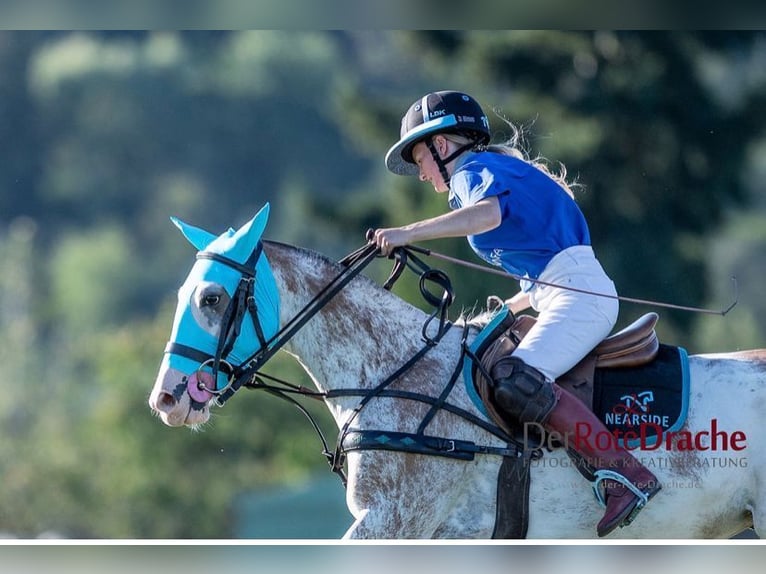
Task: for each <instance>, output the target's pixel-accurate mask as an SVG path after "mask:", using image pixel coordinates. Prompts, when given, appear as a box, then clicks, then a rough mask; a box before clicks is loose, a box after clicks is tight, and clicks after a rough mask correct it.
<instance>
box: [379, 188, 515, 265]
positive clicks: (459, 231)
mask: <svg viewBox="0 0 766 574" xmlns="http://www.w3.org/2000/svg"><path fill="white" fill-rule="evenodd" d="M501 221H502V215H501V213H500V205H499V203H498V200H497V197H488V198H486V199H482V200H481V201H479V202H477V203H475V204H474V205H470V206H467V207H461V208H460V209H456V210H454V211H450V212H447V213H445V214H443V215H439V216H437V217H432V218H430V219H424V220H422V221H416V222H415V223H410V224H409V225H404V226H402V227H391V228H387V229H376V230H375V243H376V244H377V245H378V247H380V249H381V252H382V253H383V254H384V255H388V253H390V251H391V249H393V248H394V247H398V246H400V245H407V244H410V243H415V242H418V241H427V240H429V239H437V238H439V237H465V236H468V235H478V234H479V233H484V232H486V231H490V230H492V229H494V228H495V227H497V226H498V225H500V222H501Z"/></svg>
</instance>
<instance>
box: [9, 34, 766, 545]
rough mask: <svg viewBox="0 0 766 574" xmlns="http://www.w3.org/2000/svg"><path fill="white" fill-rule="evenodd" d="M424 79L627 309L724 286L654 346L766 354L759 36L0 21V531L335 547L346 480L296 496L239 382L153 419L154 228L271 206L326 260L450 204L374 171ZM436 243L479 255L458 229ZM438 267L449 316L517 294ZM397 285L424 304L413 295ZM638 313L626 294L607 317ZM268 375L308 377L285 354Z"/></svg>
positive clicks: (310, 442)
mask: <svg viewBox="0 0 766 574" xmlns="http://www.w3.org/2000/svg"><path fill="white" fill-rule="evenodd" d="M438 89H459V90H464V91H467V92H469V93H471V94H472V95H474V96H475V97H476V98H477V99H478V100H479V101H480V102H481V103H482V104H483V106H484V107H485V110H487V111H488V112H489V113H490V120H491V122H492V125H493V128H494V129H495V130H496V135H495V141H502V140H503V137H504V135H506V136H507V135H508V133H507V130H505V133H504V130H503V123H502V120H501V119H500V117H499V116H503V117H506V118H508V119H510V120H512V121H514V122H517V123H519V124H522V125H524V126H525V127H526V128H527V142H528V144H529V146H530V149H531V150H532V154H533V155H537V154H540V155H542V156H544V157H546V158H548V159H549V160H550V161H551V163H552V165H553V166H554V167H556V166H557V165H558V162H562V163H563V164H564V165H565V166H566V168H567V171H568V173H569V175H570V176H573V177H575V178H576V179H577V180H578V181H579V182H580V183H581V184H582V185H583V190H582V191H580V192H578V202H579V203H580V205H581V206H582V208H583V210H584V211H585V213H586V215H587V217H588V219H589V222H590V225H591V231H592V236H593V241H594V246H595V249H596V252H597V253H598V255H599V257H600V258H601V260H602V262H603V264H604V266H605V267H606V268H607V270H608V272H609V273H610V274H611V275H612V277H613V278H614V279H615V281H616V283H617V285H618V289H619V291H620V292H621V293H622V294H623V295H626V296H630V297H639V298H653V299H658V300H661V301H667V302H673V303H679V304H683V305H704V306H709V307H715V308H721V307H724V306H726V305H727V304H728V302H729V301H730V300H731V298H732V293H731V285H730V277H731V276H732V275H736V277H737V278H738V280H739V288H740V303H739V305H738V307H737V308H736V309H735V311H733V312H732V314H731V315H729V316H727V317H726V318H721V317H714V316H700V315H692V314H688V313H679V312H669V311H665V310H660V313H661V316H662V318H661V322H660V327H659V332H660V336H661V338H662V339H663V340H665V341H666V342H668V343H672V344H678V345H682V346H685V347H686V348H687V349H688V350H689V351H690V352H692V353H700V352H717V351H728V350H736V349H742V348H751V347H763V346H766V345H765V344H764V341H765V340H766V303H764V300H763V297H762V296H761V291H762V288H761V286H762V285H763V284H764V280H766V193H765V191H764V184H763V182H764V178H765V177H766V131H765V129H764V127H765V126H766V117H765V116H766V105H764V104H766V33H762V32H679V31H674V32H637V31H636V32H627V31H623V32H611V31H598V32H586V31H574V32H557V31H507V32H503V31H475V32H471V31H442V32H439V31H432V32H417V31H366V32H363V31H357V32H348V31H326V32H297V31H296V32H286V31H249V32H239V31H237V32H234V31H232V32H223V31H208V32H125V31H120V32H99V31H93V32H62V31H39V32H31V31H30V32H0V136H2V137H0V289H1V291H0V293H1V294H2V296H1V297H0V365H2V367H1V368H0V388H2V391H3V398H2V400H0V436H2V439H0V476H1V477H2V488H0V533H4V534H5V535H8V536H18V537H22V538H35V537H38V536H64V537H74V538H125V539H134V538H135V539H144V538H146V539H154V538H170V539H182V538H231V537H251V538H258V537H269V536H270V535H269V534H268V533H269V532H271V533H276V534H272V536H274V537H286V538H289V537H291V536H297V537H315V538H334V537H336V536H339V533H338V531H340V532H341V533H342V531H343V529H344V528H343V523H344V522H345V521H348V523H349V524H350V517H348V516H347V515H346V514H344V513H345V510H344V508H343V503H342V497H343V493H342V489H341V487H340V484H339V483H337V484H335V483H333V485H327V486H326V487H323V488H322V492H323V493H324V494H323V495H322V496H324V497H325V498H326V500H327V501H329V502H328V507H327V508H324V507H322V508H319V507H312V506H307V505H306V504H307V503H306V501H307V500H316V499H317V498H318V497H319V495H316V494H313V490H312V489H313V488H314V487H315V485H316V484H321V485H324V484H325V482H324V481H325V478H326V477H325V476H324V475H323V474H322V473H325V472H327V471H326V470H325V468H326V464H325V462H324V458H323V457H322V456H321V454H320V445H319V443H318V442H317V441H316V439H315V438H314V436H313V434H312V432H313V431H312V430H311V428H310V426H309V425H308V424H307V423H306V422H305V419H304V418H303V416H302V415H301V414H300V413H298V412H297V411H295V410H294V409H293V408H292V407H290V406H289V405H285V404H282V403H280V402H278V401H276V400H275V399H272V398H270V397H268V396H261V395H254V394H249V393H246V392H242V393H240V394H239V395H238V396H237V397H236V400H233V401H231V402H229V403H227V406H226V407H225V408H224V409H217V410H215V411H214V412H215V416H214V418H213V419H212V421H211V423H209V424H208V425H207V426H206V427H205V428H204V429H203V430H202V431H200V432H192V431H189V430H186V429H169V428H166V427H164V426H163V425H162V424H161V423H160V421H159V420H158V419H157V418H155V417H153V416H152V415H151V414H150V412H149V409H148V406H147V404H146V399H147V397H148V394H149V391H150V388H151V385H152V383H153V380H154V377H155V375H156V370H157V367H158V365H159V361H160V358H161V354H162V349H163V347H164V344H165V341H166V339H167V336H168V333H169V330H170V324H171V320H172V313H173V309H174V305H175V289H176V288H177V287H178V286H179V285H180V283H181V281H182V280H183V278H184V277H185V275H186V273H187V271H188V269H189V267H190V266H191V264H192V260H193V252H192V250H191V248H190V247H189V245H188V244H187V243H186V241H185V240H183V239H182V238H181V236H180V235H179V234H178V232H177V231H176V230H175V229H174V228H173V227H172V225H171V224H170V223H169V216H171V215H175V216H179V217H181V218H183V219H185V220H186V221H188V222H190V223H192V224H195V225H198V226H201V227H204V228H206V229H209V230H210V231H215V232H221V231H223V230H224V229H226V228H227V227H229V226H235V227H236V226H237V225H239V224H241V223H244V222H245V221H246V220H247V219H249V218H250V217H251V216H252V215H253V214H254V213H255V211H256V210H257V209H258V208H259V207H260V206H261V205H262V204H263V203H264V202H265V201H270V202H271V203H272V219H271V223H270V225H269V228H268V229H267V232H266V236H267V237H268V238H270V239H276V240H280V241H287V242H291V243H294V244H297V245H301V246H308V247H311V248H315V249H317V250H318V251H321V252H323V253H325V254H327V255H329V256H331V257H335V258H340V257H341V256H343V255H345V254H346V253H348V252H349V251H351V250H353V249H355V248H357V247H359V246H360V245H361V244H362V243H363V242H364V232H365V230H366V229H367V228H369V227H377V226H386V225H399V224H404V223H408V222H410V221H412V220H414V219H418V218H421V217H425V216H432V215H436V214H438V213H442V212H444V211H445V210H446V205H445V203H444V197H442V196H437V195H436V194H434V193H433V192H432V190H431V189H430V186H426V185H424V184H422V183H419V182H418V181H417V180H415V179H414V178H399V177H396V176H393V175H390V174H388V172H386V171H385V168H384V166H383V160H382V158H383V155H384V154H385V151H386V150H387V149H388V146H389V145H391V143H393V142H394V141H395V140H396V139H397V138H398V133H399V120H400V117H401V114H402V113H403V112H404V110H406V108H407V107H408V106H409V104H410V103H411V102H412V101H414V100H415V99H416V98H418V97H420V96H421V95H422V94H423V93H425V92H427V91H431V90H438ZM493 109H496V110H497V114H499V116H498V115H496V114H495V113H492V111H491V110H493ZM429 246H430V247H433V248H434V249H436V250H439V251H442V252H445V253H449V254H451V255H453V256H457V257H463V258H467V259H471V260H474V261H475V258H474V257H473V255H472V254H471V253H470V251H469V249H468V246H467V244H466V243H465V241H464V240H445V241H438V242H433V243H432V244H431V245H429ZM441 267H442V268H443V269H444V270H445V271H447V272H448V273H449V274H450V276H451V277H452V279H453V283H454V285H455V287H456V295H457V299H456V303H455V305H454V307H453V318H454V317H456V316H457V314H459V313H460V311H461V310H463V309H472V308H474V307H475V306H481V305H482V304H483V302H484V300H485V298H486V297H487V295H490V294H493V293H499V294H504V295H508V294H510V293H512V292H513V291H514V290H515V286H512V285H509V283H508V282H506V281H503V280H501V279H498V278H496V277H492V276H482V275H480V274H476V273H471V272H466V271H465V270H463V269H460V268H453V267H450V266H447V265H445V266H441ZM388 270H389V266H388V265H387V262H384V261H382V262H380V263H376V264H375V265H374V266H373V267H372V268H370V270H369V273H368V274H369V275H371V276H372V277H373V278H375V279H384V278H385V276H386V275H387V272H388ZM396 292H397V293H398V294H399V295H401V296H402V297H403V298H405V299H406V300H408V301H410V302H412V303H413V304H420V300H419V297H418V296H417V294H416V288H415V284H414V283H412V282H407V281H403V282H402V283H401V285H399V286H397V288H396ZM646 310H647V309H646V308H642V307H638V306H635V305H628V304H626V305H624V306H623V307H622V310H621V319H620V324H619V325H618V327H619V326H624V325H625V324H626V323H628V322H629V321H631V320H633V319H635V318H636V317H637V316H638V315H639V314H641V313H643V312H645V311H646ZM268 370H269V372H271V373H272V374H274V375H277V376H280V377H286V378H289V379H291V380H296V381H299V382H304V383H305V382H306V380H305V376H304V375H303V374H302V372H301V370H300V368H299V367H298V366H297V365H296V364H295V363H293V362H292V361H290V360H289V359H288V358H286V357H279V358H278V359H275V360H274V361H273V363H271V364H270V365H269V369H268ZM308 406H309V408H310V409H311V411H312V412H313V413H315V414H316V415H317V416H319V417H320V421H321V424H322V425H323V427H324V428H325V429H326V431H327V432H328V433H329V434H330V435H331V436H332V434H333V431H334V425H333V423H332V421H331V420H330V418H329V415H328V414H327V413H325V412H324V409H323V408H322V406H321V405H308ZM317 474H319V475H320V476H321V477H322V478H321V479H320V482H318V483H314V482H313V477H315V476H316V475H317ZM327 474H329V473H327ZM307 485H311V486H307ZM280 488H281V489H284V488H287V489H288V490H287V491H279V490H277V489H280ZM302 491H308V492H311V493H312V495H311V496H310V497H308V498H303V499H301V498H300V497H298V498H297V499H296V498H295V496H293V495H296V493H298V494H299V493H300V492H302ZM278 492H282V494H277V493H278ZM285 492H286V493H285ZM279 496H284V497H285V500H287V499H289V498H290V497H291V496H293V500H294V503H293V504H294V508H296V509H297V510H296V514H295V516H296V518H290V519H289V522H290V523H292V524H294V525H295V528H294V529H293V530H289V531H287V530H282V529H281V528H282V527H281V526H280V527H277V523H276V521H277V520H279V519H280V516H281V517H282V518H284V516H286V514H285V513H281V512H280V511H279V510H278V509H277V510H275V509H273V508H272V509H271V510H269V505H268V504H267V503H266V502H267V501H268V500H273V499H274V498H275V497H277V498H278V497H279ZM296 496H297V495H296ZM264 497H265V498H264ZM264 501H266V502H264ZM330 508H331V509H330ZM301 511H302V512H303V514H302V515H301ZM333 512H334V513H335V514H332V516H333V518H327V528H326V530H325V531H321V528H320V530H319V531H317V530H315V529H314V528H315V524H316V517H317V515H322V514H323V513H324V516H326V517H329V516H331V513H333ZM290 516H291V517H292V516H293V515H292V514H290ZM301 516H303V519H305V522H306V525H307V526H306V527H305V528H304V529H303V530H302V529H301V528H302V527H301V525H300V524H298V522H299V521H300V520H302V518H301ZM338 524H340V527H339V526H338Z"/></svg>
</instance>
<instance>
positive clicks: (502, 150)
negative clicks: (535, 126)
mask: <svg viewBox="0 0 766 574" xmlns="http://www.w3.org/2000/svg"><path fill="white" fill-rule="evenodd" d="M496 113H497V112H496ZM498 117H500V119H502V120H503V121H504V122H505V123H506V124H508V127H509V128H510V130H511V136H510V137H509V138H508V140H506V141H505V143H502V144H489V145H487V146H477V151H489V152H492V153H499V154H502V155H507V156H510V157H514V158H516V159H520V160H521V161H524V162H526V163H528V164H530V165H532V166H534V167H536V168H537V169H539V170H540V171H542V172H543V173H545V174H546V175H547V176H548V177H550V178H551V179H552V180H553V181H555V182H556V183H557V184H558V185H559V187H561V188H562V189H563V190H564V191H566V192H567V194H569V196H570V197H571V198H572V199H574V190H575V189H580V188H582V184H580V183H578V182H577V181H571V182H570V181H567V168H566V166H565V165H564V164H563V163H561V162H559V169H558V171H553V170H552V169H551V168H550V167H548V160H547V159H545V158H544V157H542V156H540V155H538V156H537V157H535V158H532V157H530V155H529V152H528V151H527V145H526V142H525V139H524V130H523V128H521V127H519V126H517V125H515V124H514V123H513V122H511V121H510V120H508V119H506V118H503V117H501V116H500V115H499V114H498ZM442 135H443V136H444V137H445V138H446V139H448V140H450V141H452V142H454V143H456V144H459V145H464V144H467V143H469V142H470V141H471V139H470V138H468V137H466V136H463V135H459V134H442Z"/></svg>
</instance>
